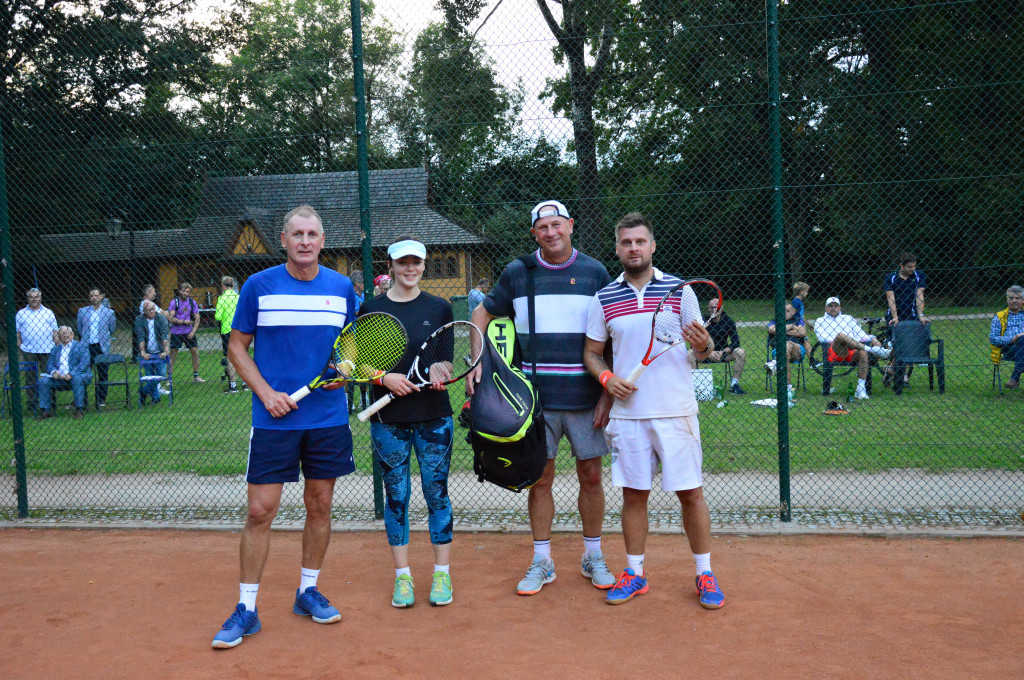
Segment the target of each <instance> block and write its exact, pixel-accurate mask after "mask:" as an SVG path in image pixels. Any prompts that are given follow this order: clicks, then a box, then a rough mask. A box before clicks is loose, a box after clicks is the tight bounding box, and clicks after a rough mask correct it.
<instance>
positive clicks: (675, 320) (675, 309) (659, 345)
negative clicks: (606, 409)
mask: <svg viewBox="0 0 1024 680" xmlns="http://www.w3.org/2000/svg"><path fill="white" fill-rule="evenodd" d="M715 298H717V299H718V309H719V310H721V309H722V290H721V288H719V287H718V284H716V283H715V282H714V281H711V280H709V279H690V280H689V281H682V282H680V283H677V284H676V285H675V286H673V287H672V289H671V290H670V291H669V292H667V293H665V296H664V297H662V298H661V301H660V302H659V303H658V307H657V309H655V310H654V317H653V318H652V319H651V342H650V344H649V345H648V346H647V354H645V355H644V358H643V359H642V360H641V361H640V363H639V364H637V366H636V368H634V369H633V371H632V372H631V373H630V374H629V378H627V380H629V382H631V383H634V384H635V383H636V381H637V379H638V378H639V377H640V375H641V374H642V373H643V372H644V369H646V368H647V367H648V366H650V365H651V362H652V361H654V360H655V359H657V358H658V357H660V356H661V355H662V354H664V353H665V352H667V351H669V350H670V349H672V348H673V347H675V346H677V345H681V344H683V343H684V342H685V341H686V339H685V338H684V337H683V324H685V323H689V322H690V321H701V320H702V318H703V317H702V316H701V313H700V300H711V299H715Z"/></svg>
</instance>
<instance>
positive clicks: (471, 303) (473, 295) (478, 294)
mask: <svg viewBox="0 0 1024 680" xmlns="http://www.w3.org/2000/svg"><path fill="white" fill-rule="evenodd" d="M490 290H491V280H490V279H480V280H479V281H477V284H476V288H474V289H473V290H471V291H469V295H467V296H466V306H467V307H469V315H470V316H473V310H474V309H476V308H477V307H479V306H480V305H481V304H483V301H484V298H485V297H487V293H489V292H490Z"/></svg>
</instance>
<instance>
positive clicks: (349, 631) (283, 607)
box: [0, 529, 1024, 680]
mask: <svg viewBox="0 0 1024 680" xmlns="http://www.w3.org/2000/svg"><path fill="white" fill-rule="evenodd" d="M299 541H300V535H299V534H298V533H297V532H275V534H274V536H273V539H272V543H271V553H270V559H269V561H268V563H267V569H266V572H265V574H264V579H263V584H262V586H261V589H260V596H259V607H260V617H261V620H262V622H263V630H262V631H261V632H260V633H258V634H257V635H254V636H252V637H249V638H246V640H245V642H243V643H242V645H241V646H239V647H237V648H235V649H230V650H224V651H219V650H218V651H215V650H213V649H211V648H210V640H211V638H212V636H213V634H214V633H215V632H216V631H217V628H218V626H219V625H220V623H221V622H222V621H223V619H225V618H226V617H227V615H228V614H229V613H230V612H231V608H232V607H233V606H234V604H235V602H236V595H237V585H236V583H237V566H236V562H237V554H238V534H237V533H235V532H230V531H222V532H212V531H171V530H167V531H163V530H157V531H152V530H138V531H135V530H131V531H124V530H78V531H76V530H62V529H36V530H29V529H7V530H2V531H0V583H2V584H3V585H2V591H0V592H2V596H0V629H2V630H3V634H2V640H3V642H2V644H0V658H2V662H0V668H2V670H0V676H2V677H4V678H12V679H19V680H20V679H29V678H105V679H110V680H114V679H116V678H147V679H150V680H155V679H158V678H216V679H218V680H223V679H225V678H418V677H424V678H426V677H431V678H437V677H457V678H527V677H529V678H553V677H557V678H559V680H567V679H569V678H625V677H634V678H677V677H696V678H700V677H706V678H717V677H737V678H763V677H769V676H774V677H807V678H810V677H813V678H824V677H829V678H864V677H872V678H908V677H929V678H947V677H948V678H1009V677H1021V675H1022V674H1024V597H1021V584H1022V583H1024V559H1022V555H1024V552H1022V549H1024V542H1022V541H1021V540H1020V539H998V538H992V539H989V538H985V539H961V540H955V539H917V538H913V539H912V538H900V539H892V540H887V539H882V538H863V537H836V536H781V537H744V536H736V535H719V536H716V538H715V539H714V542H715V548H714V551H713V554H712V559H713V566H714V568H715V571H716V574H717V575H718V577H719V581H720V583H721V584H722V587H723V589H724V591H725V593H726V598H727V600H726V606H725V608H724V609H721V610H719V611H705V610H703V609H701V608H700V607H699V606H698V604H697V601H696V597H695V596H694V594H693V589H692V574H693V567H692V558H691V557H690V555H689V551H688V550H687V549H686V546H685V539H683V538H682V537H680V536H671V535H652V536H651V538H650V541H649V544H648V551H647V555H648V558H647V567H648V573H649V574H650V578H651V590H650V592H649V593H648V594H646V595H643V596H641V597H638V598H637V599H635V600H633V601H631V602H629V603H626V604H624V605H621V606H616V607H611V606H607V605H605V604H604V602H603V600H602V597H603V595H602V593H601V592H600V591H598V590H596V589H594V588H593V587H592V586H591V585H590V583H589V581H587V580H586V579H584V578H583V577H581V576H580V575H579V571H578V557H579V555H578V554H577V553H578V552H579V545H578V544H579V540H578V537H577V536H575V535H565V534H563V535H556V536H555V538H554V541H553V554H554V556H555V559H556V564H557V566H558V580H557V581H555V582H554V583H552V584H550V585H548V586H545V588H544V590H543V591H542V592H541V593H540V594H538V595H536V596H533V597H519V596H516V595H515V594H514V592H513V591H514V588H515V584H516V582H517V581H518V579H519V578H521V577H522V574H521V573H520V572H521V571H523V570H524V569H525V565H526V562H527V560H528V558H529V555H528V554H527V553H528V550H529V548H528V546H529V537H528V536H527V535H523V534H494V533H487V534H469V533H460V534H456V538H455V541H456V543H455V548H454V552H453V558H454V559H453V570H452V574H453V581H454V584H455V602H454V603H453V604H452V605H450V606H448V607H443V608H432V607H429V606H427V605H425V604H423V603H422V602H423V601H424V600H425V599H426V591H427V588H428V587H429V586H428V584H429V581H428V574H429V571H430V569H431V558H430V549H429V545H428V543H427V538H426V535H425V534H423V533H422V532H419V533H414V534H413V537H412V551H411V552H412V567H413V575H414V577H416V578H417V579H418V580H417V583H418V584H419V588H418V592H417V596H418V597H419V598H420V601H419V602H418V603H417V605H416V606H415V607H413V608H412V609H407V610H398V609H394V608H392V607H391V606H390V594H391V584H392V580H393V573H394V572H393V571H392V567H391V563H390V562H391V561H390V555H389V552H388V549H387V546H386V542H385V539H384V536H383V534H382V533H377V532H361V533H345V532H339V533H336V534H335V535H334V538H333V540H332V543H331V547H330V550H329V553H328V559H327V563H326V565H325V569H324V571H323V573H322V574H321V581H320V585H321V587H322V589H323V590H324V592H325V593H326V594H327V595H328V596H329V597H330V598H331V599H332V601H333V602H334V603H335V604H337V605H338V607H339V609H341V612H342V616H343V619H342V621H341V623H340V624H336V625H331V626H320V625H317V624H314V623H313V622H312V621H310V620H309V619H307V618H300V617H298V616H295V615H294V614H292V613H291V603H292V598H293V596H294V595H293V594H294V591H295V588H296V586H297V580H298V555H299ZM604 547H605V550H606V552H607V553H608V554H609V557H610V559H609V562H610V566H611V567H612V568H613V569H619V568H621V566H622V565H621V564H620V562H622V560H624V550H623V547H622V537H621V535H618V534H610V535H607V536H606V538H605V546H604Z"/></svg>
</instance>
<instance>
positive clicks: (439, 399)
mask: <svg viewBox="0 0 1024 680" xmlns="http://www.w3.org/2000/svg"><path fill="white" fill-rule="evenodd" d="M369 312H387V313H388V314H392V315H394V316H396V317H397V318H398V320H399V321H401V322H402V325H403V326H405V331H406V333H408V334H409V344H408V345H407V346H406V350H405V356H403V357H402V360H401V361H399V362H398V365H397V366H395V367H394V369H392V370H391V372H392V373H398V374H399V375H403V376H404V375H406V374H407V373H408V372H409V368H410V367H411V366H412V361H413V359H414V358H416V352H417V351H418V350H419V348H420V345H422V344H423V341H424V340H426V339H427V337H429V336H430V334H431V333H433V332H434V331H436V330H437V329H438V328H440V327H441V326H443V325H444V324H446V323H449V322H451V321H454V320H455V316H454V314H453V313H452V306H451V304H450V303H449V302H448V301H447V300H445V299H444V298H440V297H437V296H436V295H431V294H429V293H423V292H421V293H420V294H419V295H417V296H416V297H415V298H414V299H412V300H410V301H408V302H395V301H394V300H392V299H391V298H389V297H388V296H387V294H384V295H378V296H377V297H375V298H372V299H370V300H366V301H365V302H363V304H362V306H361V307H360V308H359V314H360V315H362V314H367V313H369ZM387 393H388V389H387V388H386V387H381V386H379V385H374V387H373V398H374V400H377V399H380V398H381V397H383V396H384V395H386V394H387ZM451 414H452V405H451V402H450V401H449V400H448V392H447V391H440V392H439V391H436V390H432V389H430V388H429V387H421V388H420V391H419V392H413V393H412V394H407V395H406V396H404V397H398V398H397V399H395V400H394V401H392V402H391V403H390V404H388V405H387V406H385V407H384V408H383V409H381V410H380V411H378V412H377V414H376V415H375V416H373V418H374V419H375V420H377V421H378V422H381V423H418V422H422V421H426V420H434V419H435V418H445V417H447V416H450V415H451Z"/></svg>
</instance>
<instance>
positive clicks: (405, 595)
mask: <svg viewBox="0 0 1024 680" xmlns="http://www.w3.org/2000/svg"><path fill="white" fill-rule="evenodd" d="M415 602H416V597H415V595H413V592H412V576H409V575H408V574H402V575H401V576H399V577H397V578H396V579H395V592H394V593H393V594H392V595H391V606H392V607H398V608H402V607H411V606H413V604H415Z"/></svg>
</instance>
